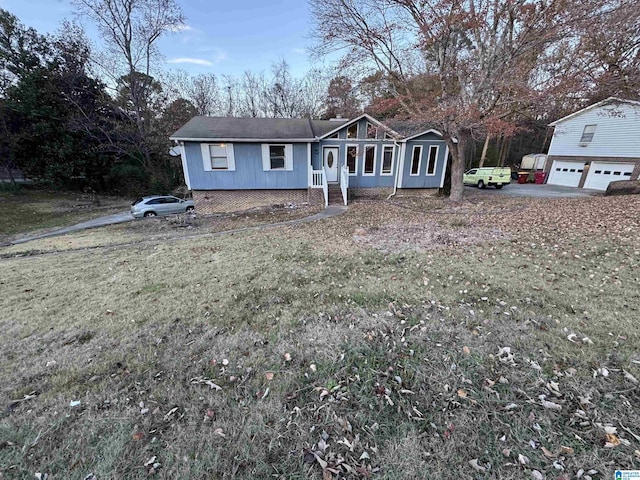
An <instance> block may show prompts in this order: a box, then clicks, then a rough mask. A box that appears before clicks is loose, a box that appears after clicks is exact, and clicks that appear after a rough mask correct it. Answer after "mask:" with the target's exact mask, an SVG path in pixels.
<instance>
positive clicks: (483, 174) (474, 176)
mask: <svg viewBox="0 0 640 480" xmlns="http://www.w3.org/2000/svg"><path fill="white" fill-rule="evenodd" d="M463 181H464V184H465V185H476V186H477V187H478V188H484V187H486V186H489V187H491V186H494V187H496V188H498V189H499V188H502V187H504V186H505V185H509V184H510V183H511V168H509V167H482V168H472V169H471V170H469V171H467V172H466V173H465V174H464V177H463Z"/></svg>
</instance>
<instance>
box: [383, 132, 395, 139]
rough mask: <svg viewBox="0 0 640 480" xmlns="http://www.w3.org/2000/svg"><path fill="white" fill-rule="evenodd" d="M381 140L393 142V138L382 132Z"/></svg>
mask: <svg viewBox="0 0 640 480" xmlns="http://www.w3.org/2000/svg"><path fill="white" fill-rule="evenodd" d="M382 138H383V139H384V140H393V137H392V136H391V135H389V134H388V133H387V132H384V136H383V137H382Z"/></svg>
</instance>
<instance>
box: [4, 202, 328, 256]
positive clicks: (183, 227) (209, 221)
mask: <svg viewBox="0 0 640 480" xmlns="http://www.w3.org/2000/svg"><path fill="white" fill-rule="evenodd" d="M318 211H320V208H319V207H315V206H304V207H298V208H294V209H291V208H268V209H255V210H251V211H246V212H242V213H229V214H219V215H203V216H200V215H197V214H196V215H192V214H180V215H170V216H166V217H155V218H144V219H138V220H135V221H133V222H127V223H121V224H117V225H111V226H108V227H101V228H98V229H89V230H85V231H82V232H76V233H73V234H69V235H61V236H58V237H49V238H43V239H40V240H34V241H31V242H27V243H24V244H18V245H13V246H11V247H8V248H5V249H3V250H1V251H0V256H5V257H6V256H15V255H37V254H41V253H49V252H60V251H72V250H85V249H92V248H97V247H106V246H111V247H121V246H125V245H132V244H140V243H141V242H146V243H157V242H160V241H176V240H184V239H187V238H193V237H199V236H203V235H212V234H215V233H219V232H226V231H230V230H239V229H243V228H250V227H256V226H260V225H266V224H271V223H279V222H286V221H289V220H295V219H297V218H303V217H308V216H310V215H313V214H314V213H317V212H318Z"/></svg>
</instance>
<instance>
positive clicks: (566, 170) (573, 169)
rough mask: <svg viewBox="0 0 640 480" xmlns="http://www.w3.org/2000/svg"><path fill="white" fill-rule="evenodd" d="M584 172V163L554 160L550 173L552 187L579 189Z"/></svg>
mask: <svg viewBox="0 0 640 480" xmlns="http://www.w3.org/2000/svg"><path fill="white" fill-rule="evenodd" d="M583 171H584V163H583V162H561V161H558V160H554V162H553V166H552V167H551V172H549V181H547V183H550V184H551V185H564V186H567V187H577V186H578V183H580V177H582V172H583Z"/></svg>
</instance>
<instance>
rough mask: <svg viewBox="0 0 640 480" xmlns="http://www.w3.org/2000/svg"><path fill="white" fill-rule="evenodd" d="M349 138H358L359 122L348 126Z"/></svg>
mask: <svg viewBox="0 0 640 480" xmlns="http://www.w3.org/2000/svg"><path fill="white" fill-rule="evenodd" d="M347 138H358V123H354V124H353V125H349V126H348V127H347Z"/></svg>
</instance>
